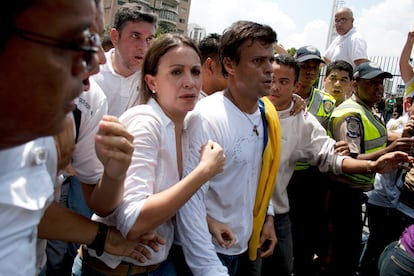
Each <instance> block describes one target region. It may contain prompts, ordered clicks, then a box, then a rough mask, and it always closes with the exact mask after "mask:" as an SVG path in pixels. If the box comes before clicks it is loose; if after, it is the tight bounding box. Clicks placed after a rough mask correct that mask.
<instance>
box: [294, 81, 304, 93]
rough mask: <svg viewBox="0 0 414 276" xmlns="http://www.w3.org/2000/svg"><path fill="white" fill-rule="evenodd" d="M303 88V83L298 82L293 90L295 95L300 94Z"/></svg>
mask: <svg viewBox="0 0 414 276" xmlns="http://www.w3.org/2000/svg"><path fill="white" fill-rule="evenodd" d="M301 88H302V83H301V82H300V81H297V82H296V83H295V86H294V88H293V93H298V92H299V90H300V89H301Z"/></svg>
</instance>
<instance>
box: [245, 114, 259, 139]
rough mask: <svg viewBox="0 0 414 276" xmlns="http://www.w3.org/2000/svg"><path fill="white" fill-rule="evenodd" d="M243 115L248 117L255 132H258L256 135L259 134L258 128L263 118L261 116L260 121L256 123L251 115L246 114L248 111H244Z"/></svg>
mask: <svg viewBox="0 0 414 276" xmlns="http://www.w3.org/2000/svg"><path fill="white" fill-rule="evenodd" d="M242 113H243V115H244V116H245V117H246V118H247V120H249V122H250V123H251V124H252V125H253V132H254V133H256V136H259V130H258V129H257V127H258V124H259V123H260V121H261V119H262V118H259V122H258V123H257V124H255V123H254V122H253V121H252V119H250V117H249V115H247V114H246V112H243V111H242Z"/></svg>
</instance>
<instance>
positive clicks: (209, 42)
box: [198, 33, 221, 64]
mask: <svg viewBox="0 0 414 276" xmlns="http://www.w3.org/2000/svg"><path fill="white" fill-rule="evenodd" d="M220 40H221V35H219V34H217V33H212V34H209V35H208V36H206V37H205V38H204V39H202V40H201V41H200V42H199V44H198V48H199V49H200V52H201V64H203V63H204V62H205V61H206V59H207V58H209V57H210V58H214V59H217V60H219V58H218V56H219V49H220Z"/></svg>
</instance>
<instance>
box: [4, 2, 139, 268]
mask: <svg viewBox="0 0 414 276" xmlns="http://www.w3.org/2000/svg"><path fill="white" fill-rule="evenodd" d="M95 12H96V11H95V3H94V1H92V0H78V1H65V0H37V1H30V2H27V1H25V2H21V1H18V2H13V3H11V4H10V5H9V6H8V8H7V9H3V10H1V11H0V29H1V31H2V37H1V39H0V47H1V48H2V51H0V57H1V60H2V63H3V65H4V66H5V68H7V70H5V71H4V72H3V73H2V74H1V75H0V83H1V88H0V95H1V99H2V103H3V104H4V106H3V107H2V108H1V110H0V114H1V123H0V133H1V134H2V135H1V136H0V164H1V166H0V184H1V185H0V190H1V193H0V195H1V196H0V208H1V209H0V210H1V212H0V220H1V221H2V225H3V227H2V228H1V230H0V248H1V249H0V274H1V275H35V274H36V266H35V263H36V241H37V237H40V238H45V239H63V240H68V241H74V242H78V243H87V244H91V245H92V246H93V247H95V248H96V250H97V253H98V254H99V253H100V252H102V251H103V250H108V252H109V251H113V250H115V251H118V253H122V254H128V255H130V256H131V257H134V258H139V256H138V255H139V253H138V252H137V251H135V250H136V249H138V248H136V247H135V246H137V243H134V242H132V243H129V242H128V243H127V242H126V241H125V240H124V239H123V237H122V236H121V235H120V233H119V232H117V231H115V230H114V229H108V228H107V227H105V226H103V225H101V224H99V223H96V222H92V221H91V220H89V219H87V218H84V217H82V216H80V215H77V214H75V213H73V212H71V211H69V210H68V209H65V208H63V207H61V206H59V205H58V204H57V203H53V202H52V200H53V189H54V184H55V183H56V182H55V177H56V167H57V152H56V147H55V143H54V141H53V138H52V137H50V135H55V134H57V133H58V132H59V131H61V130H62V129H63V128H64V125H65V122H66V117H67V113H69V112H71V111H72V110H73V109H74V107H75V103H74V101H75V99H76V98H77V97H78V96H79V95H80V93H81V92H82V88H83V86H84V83H85V81H87V79H88V76H89V75H90V73H91V70H93V68H95V67H96V66H97V60H98V58H97V52H98V50H99V46H100V44H99V39H97V38H98V36H97V35H96V34H91V33H90V31H89V28H90V26H91V24H92V22H93V20H94V18H95ZM42 216H43V218H42ZM41 218H42V223H40V224H39V221H40V219H41ZM65 226H70V227H73V229H76V231H69V230H70V229H69V228H65ZM64 230H67V231H64ZM122 244H123V246H122ZM119 245H121V247H122V248H120V247H119ZM113 246H115V247H113ZM144 253H145V252H144Z"/></svg>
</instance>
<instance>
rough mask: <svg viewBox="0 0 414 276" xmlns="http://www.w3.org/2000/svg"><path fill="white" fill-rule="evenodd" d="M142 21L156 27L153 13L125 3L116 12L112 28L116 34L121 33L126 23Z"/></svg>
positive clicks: (156, 21)
mask: <svg viewBox="0 0 414 276" xmlns="http://www.w3.org/2000/svg"><path fill="white" fill-rule="evenodd" d="M142 21H144V22H148V23H150V24H154V25H155V26H156V25H157V23H158V17H157V15H156V14H155V13H152V12H150V11H148V10H146V9H144V7H143V6H140V5H137V4H136V3H126V4H124V5H122V6H120V7H119V9H118V10H117V11H116V13H115V19H114V25H113V27H114V28H115V29H116V30H117V31H118V32H121V31H122V29H123V28H124V27H125V24H126V23H128V22H142Z"/></svg>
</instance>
